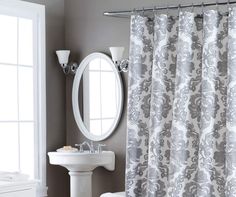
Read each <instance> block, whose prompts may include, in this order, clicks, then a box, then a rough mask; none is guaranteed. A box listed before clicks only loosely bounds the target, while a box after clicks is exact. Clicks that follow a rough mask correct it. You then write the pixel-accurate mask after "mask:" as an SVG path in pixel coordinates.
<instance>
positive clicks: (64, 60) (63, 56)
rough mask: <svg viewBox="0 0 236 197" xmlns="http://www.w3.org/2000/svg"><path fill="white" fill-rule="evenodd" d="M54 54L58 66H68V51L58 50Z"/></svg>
mask: <svg viewBox="0 0 236 197" xmlns="http://www.w3.org/2000/svg"><path fill="white" fill-rule="evenodd" d="M56 54H57V57H58V61H59V63H60V64H68V61H69V56H70V50H58V51H56Z"/></svg>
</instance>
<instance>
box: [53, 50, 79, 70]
mask: <svg viewBox="0 0 236 197" xmlns="http://www.w3.org/2000/svg"><path fill="white" fill-rule="evenodd" d="M56 54H57V57H58V61H59V63H60V65H61V67H62V69H63V72H64V73H65V74H75V72H76V70H77V68H78V67H79V65H78V64H77V63H71V64H68V62H69V56H70V50H58V51H56Z"/></svg>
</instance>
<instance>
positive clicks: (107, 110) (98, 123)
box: [72, 53, 123, 141]
mask: <svg viewBox="0 0 236 197" xmlns="http://www.w3.org/2000/svg"><path fill="white" fill-rule="evenodd" d="M72 105H73V112H74V117H75V120H76V123H77V125H78V127H79V129H80V131H81V132H82V133H83V134H84V136H85V137H87V138H88V139H90V140H93V141H101V140H104V139H106V138H107V137H109V136H110V135H111V134H112V132H113V131H114V130H115V128H116V126H117V125H118V123H119V120H120V116H121V113H122V109H123V86H122V80H121V77H120V74H119V73H118V71H117V69H116V66H115V65H114V63H113V62H112V60H111V58H110V57H108V56H107V55H105V54H103V53H92V54H90V55H88V56H87V57H86V58H85V59H84V60H83V61H82V62H81V64H80V66H79V68H78V69H77V71H76V74H75V78H74V82H73V90H72Z"/></svg>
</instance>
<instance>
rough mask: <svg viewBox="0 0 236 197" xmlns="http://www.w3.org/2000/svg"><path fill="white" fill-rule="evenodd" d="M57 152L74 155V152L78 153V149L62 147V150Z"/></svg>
mask: <svg viewBox="0 0 236 197" xmlns="http://www.w3.org/2000/svg"><path fill="white" fill-rule="evenodd" d="M57 152H62V153H75V152H78V149H77V148H73V147H71V146H63V147H62V148H59V149H57Z"/></svg>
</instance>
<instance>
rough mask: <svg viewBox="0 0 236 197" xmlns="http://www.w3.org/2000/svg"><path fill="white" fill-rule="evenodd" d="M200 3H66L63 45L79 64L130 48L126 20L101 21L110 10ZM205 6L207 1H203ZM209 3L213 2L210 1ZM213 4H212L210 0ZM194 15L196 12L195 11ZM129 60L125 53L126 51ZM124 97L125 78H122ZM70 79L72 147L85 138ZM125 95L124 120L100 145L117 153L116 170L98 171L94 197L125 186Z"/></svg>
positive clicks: (85, 0) (69, 140)
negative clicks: (90, 56) (77, 119)
mask: <svg viewBox="0 0 236 197" xmlns="http://www.w3.org/2000/svg"><path fill="white" fill-rule="evenodd" d="M192 2H193V3H201V2H202V0H195V1H189V0H182V1H178V0H161V1H156V0H145V1H144V0H76V1H75V0H65V17H66V18H65V19H66V20H65V27H66V28H65V30H66V32H65V38H66V39H65V45H66V47H67V48H68V49H71V50H72V54H73V59H74V60H76V61H81V60H82V58H84V57H85V56H87V55H88V54H89V53H91V52H95V51H98V52H105V53H109V52H108V47H109V46H125V47H126V49H128V46H129V20H128V19H121V18H111V17H104V16H103V15H102V13H103V12H104V11H109V10H123V9H125V10H126V9H131V10H132V9H133V8H142V7H149V6H154V5H157V6H158V5H162V6H163V5H164V6H165V5H167V4H175V5H176V4H177V5H178V4H179V3H188V4H191V3H192ZM204 2H207V1H204ZM210 2H212V1H210ZM213 2H214V0H213ZM195 11H197V9H195ZM126 56H128V50H126ZM122 77H123V81H124V87H125V93H127V74H122ZM72 79H73V78H72V77H69V78H67V80H66V95H67V98H66V102H67V107H66V113H67V143H68V144H72V145H73V144H75V143H78V142H81V141H84V140H85V138H84V137H83V135H82V134H81V133H80V132H79V130H78V128H77V126H76V123H75V121H74V117H73V113H72V107H71V105H72V104H71V88H72ZM126 105H127V103H126V94H125V110H124V112H123V118H122V119H121V122H120V124H119V127H118V128H117V129H116V131H115V133H114V134H113V135H112V136H111V137H110V138H109V139H107V140H105V141H104V142H102V143H105V144H107V147H108V149H109V150H113V151H114V152H115V153H116V170H115V171H114V172H108V171H106V170H104V169H97V170H95V172H94V175H93V197H98V196H99V195H100V194H101V193H103V192H106V191H111V192H115V191H122V190H124V184H125V144H126Z"/></svg>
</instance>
